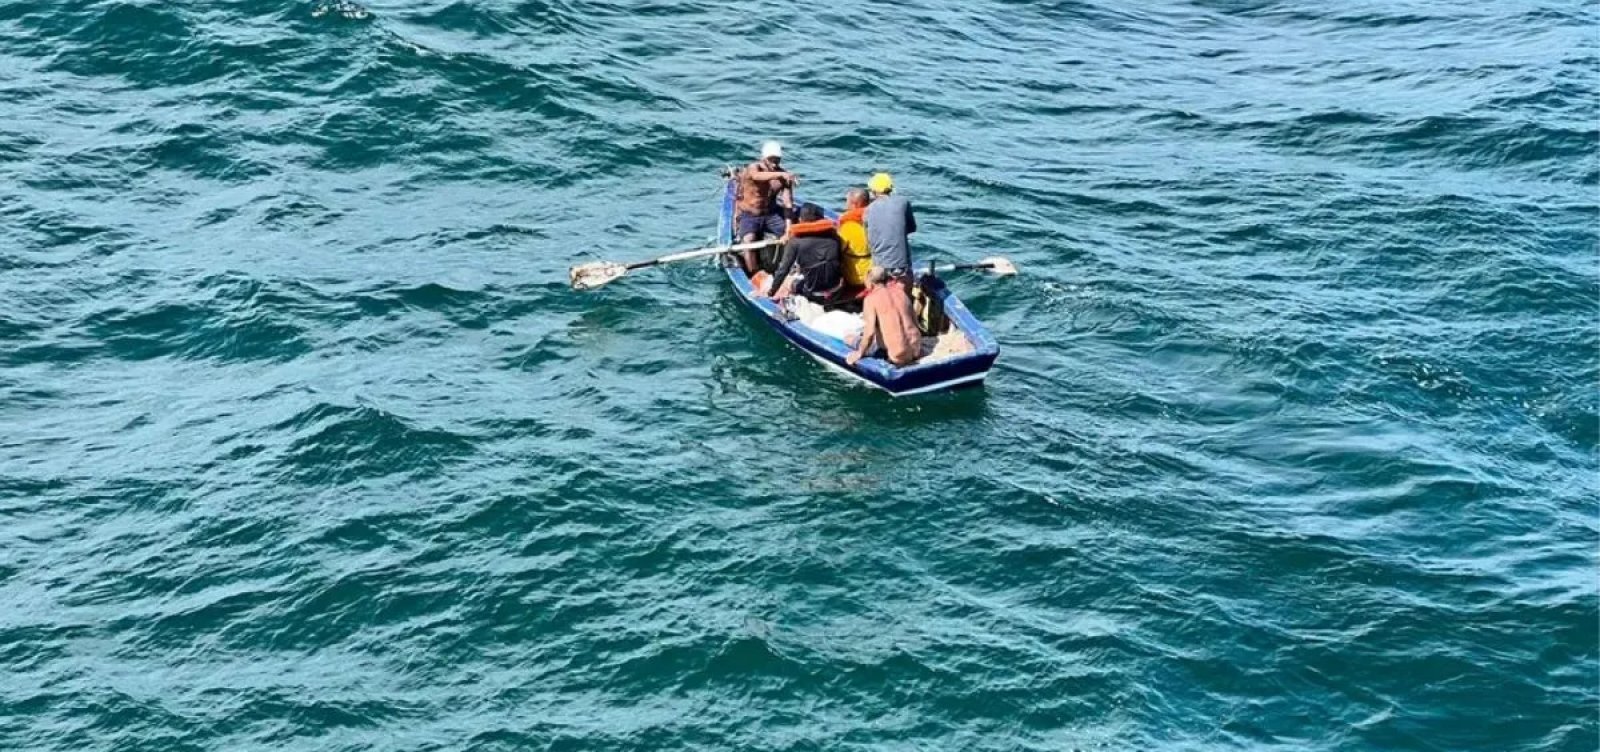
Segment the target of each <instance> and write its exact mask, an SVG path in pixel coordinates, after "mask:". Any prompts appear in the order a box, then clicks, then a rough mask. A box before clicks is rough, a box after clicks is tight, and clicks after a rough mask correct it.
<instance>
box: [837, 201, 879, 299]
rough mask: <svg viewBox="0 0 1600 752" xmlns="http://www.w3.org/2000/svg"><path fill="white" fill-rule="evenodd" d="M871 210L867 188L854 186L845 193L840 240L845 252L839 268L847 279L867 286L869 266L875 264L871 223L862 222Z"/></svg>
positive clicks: (845, 281) (840, 215)
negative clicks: (869, 240) (869, 231)
mask: <svg viewBox="0 0 1600 752" xmlns="http://www.w3.org/2000/svg"><path fill="white" fill-rule="evenodd" d="M866 212H867V192H866V191H864V190H862V189H860V188H851V189H850V190H848V191H846V192H845V194H844V211H843V212H842V213H840V214H839V242H840V244H841V245H842V246H843V247H842V248H841V249H840V252H841V256H842V258H840V260H839V261H840V266H839V272H840V274H841V275H842V276H843V277H844V283H845V284H846V285H849V286H851V287H865V286H866V284H867V270H869V269H871V268H872V248H871V246H868V245H867V227H866V225H864V224H862V223H861V218H862V215H864V214H866Z"/></svg>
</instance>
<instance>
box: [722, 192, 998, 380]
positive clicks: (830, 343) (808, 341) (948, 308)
mask: <svg viewBox="0 0 1600 752" xmlns="http://www.w3.org/2000/svg"><path fill="white" fill-rule="evenodd" d="M717 234H718V242H719V243H722V244H724V245H726V244H729V243H732V242H734V239H733V183H732V182H729V183H728V187H727V190H726V191H724V192H723V196H722V207H721V213H720V221H719V223H718V226H717ZM726 261H727V262H728V265H725V266H724V269H723V271H724V272H726V273H727V275H728V281H729V282H730V283H732V285H733V290H734V292H735V293H736V294H737V297H738V298H739V300H740V302H742V303H744V305H745V306H746V307H748V308H750V309H751V310H752V311H754V312H755V313H756V314H757V315H758V316H760V317H761V319H762V320H763V321H765V322H767V324H768V325H770V326H771V327H772V328H773V329H774V330H775V331H777V332H778V333H779V334H781V335H783V338H784V339H787V340H789V342H791V343H792V344H794V346H796V347H798V348H800V350H801V351H803V352H805V353H806V354H807V355H810V356H811V357H812V358H814V359H816V360H818V361H820V362H821V363H822V364H823V365H826V366H828V367H829V368H831V369H832V370H834V371H836V372H839V373H842V374H844V375H846V376H849V377H851V378H854V379H857V380H859V381H862V382H865V383H867V384H870V385H872V386H875V387H878V388H879V389H882V390H884V391H886V392H888V393H890V394H892V395H894V396H896V397H902V396H908V395H913V394H926V393H928V392H937V391H943V390H946V389H957V388H962V387H972V386H978V385H981V384H982V383H983V380H984V378H986V377H987V376H988V375H989V368H990V367H991V366H993V365H994V361H995V358H998V357H999V356H1000V346H999V344H998V343H996V342H995V340H994V337H993V336H991V335H990V334H989V330H988V329H986V328H984V326H983V323H982V322H980V321H978V319H977V317H975V316H973V315H972V312H971V311H969V310H967V307H966V306H964V305H962V304H961V300H960V299H959V298H957V297H956V295H955V293H953V292H951V291H950V288H949V287H947V286H946V285H945V284H944V282H943V281H942V280H935V281H934V284H933V288H932V289H931V290H930V292H932V293H933V294H936V295H938V296H939V298H940V300H941V301H943V302H944V310H945V314H946V316H947V317H948V318H949V319H950V322H951V324H952V325H954V326H955V327H957V328H959V329H960V330H961V333H962V334H964V335H966V337H967V340H968V341H969V342H971V343H972V350H971V351H970V352H966V353H962V354H960V355H957V356H954V357H950V358H946V359H942V360H939V361H938V362H934V363H927V364H922V363H918V364H913V365H911V366H908V367H905V368H900V367H897V366H895V365H893V364H891V363H889V362H888V361H886V360H883V359H881V358H862V359H861V360H860V361H858V362H857V363H856V364H855V365H854V366H850V365H846V364H845V356H847V355H849V354H850V348H849V347H848V346H846V345H845V343H844V342H843V341H842V340H839V339H837V338H835V337H832V336H829V335H827V334H823V333H822V332H819V331H817V330H815V329H812V328H811V327H809V326H806V325H805V324H802V323H800V322H799V321H788V320H785V319H784V317H783V312H782V311H781V310H780V309H779V307H778V305H777V303H775V302H773V301H772V300H770V299H767V298H760V297H757V296H756V294H755V292H756V291H755V287H754V286H753V285H752V284H751V283H750V277H749V276H748V275H746V274H745V273H744V269H742V268H741V267H740V266H739V265H738V264H737V263H734V262H733V260H732V259H727V260H726Z"/></svg>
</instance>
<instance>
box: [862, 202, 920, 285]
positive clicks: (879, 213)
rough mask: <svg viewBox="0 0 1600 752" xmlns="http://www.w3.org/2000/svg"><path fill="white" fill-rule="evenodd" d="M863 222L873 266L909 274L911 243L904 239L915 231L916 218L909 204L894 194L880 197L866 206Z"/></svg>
mask: <svg viewBox="0 0 1600 752" xmlns="http://www.w3.org/2000/svg"><path fill="white" fill-rule="evenodd" d="M862 222H863V224H865V225H866V226H867V247H869V248H871V249H872V265H873V266H881V267H883V268H885V269H893V270H899V271H911V243H910V242H909V240H908V239H907V237H906V236H907V235H910V234H911V233H913V232H916V231H917V218H916V217H913V216H911V202H910V201H907V200H905V199H904V198H901V197H899V196H896V195H894V194H893V193H891V194H889V195H887V196H879V197H878V198H876V199H874V200H873V201H872V203H871V204H868V205H867V213H866V215H865V216H864V217H862Z"/></svg>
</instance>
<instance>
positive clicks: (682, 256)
mask: <svg viewBox="0 0 1600 752" xmlns="http://www.w3.org/2000/svg"><path fill="white" fill-rule="evenodd" d="M779 242H781V241H780V240H779V239H778V238H773V239H771V240H760V241H756V242H754V243H737V244H734V245H721V246H714V247H711V248H696V249H694V250H691V251H682V252H679V253H670V254H667V255H665V256H662V257H660V258H653V259H650V260H649V261H635V262H633V263H631V264H619V263H617V262H615V261H594V262H590V263H587V264H579V265H577V266H574V267H572V269H571V270H569V271H568V272H567V277H568V278H569V279H570V280H571V281H572V289H574V290H593V289H594V288H596V287H599V286H601V285H603V284H606V283H607V282H612V281H614V280H617V279H619V278H621V277H623V276H625V275H627V273H628V272H630V271H633V270H634V269H643V268H645V267H647V266H657V265H659V264H666V263H670V262H673V261H687V260H689V259H696V258H705V257H707V256H719V255H721V254H724V253H737V252H740V251H754V250H757V249H760V248H766V247H767V246H771V245H777V244H778V243H779Z"/></svg>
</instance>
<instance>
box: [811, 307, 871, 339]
mask: <svg viewBox="0 0 1600 752" xmlns="http://www.w3.org/2000/svg"><path fill="white" fill-rule="evenodd" d="M806 325H807V326H809V327H811V328H812V329H815V330H817V331H819V332H822V333H823V334H826V335H828V336H829V337H833V338H834V339H841V340H845V341H847V342H848V341H849V340H850V338H851V337H854V336H856V335H858V334H860V333H861V316H859V315H857V314H854V313H849V312H847V311H828V312H827V313H824V314H822V315H821V316H818V317H816V318H814V319H812V320H810V321H808V322H806Z"/></svg>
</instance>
